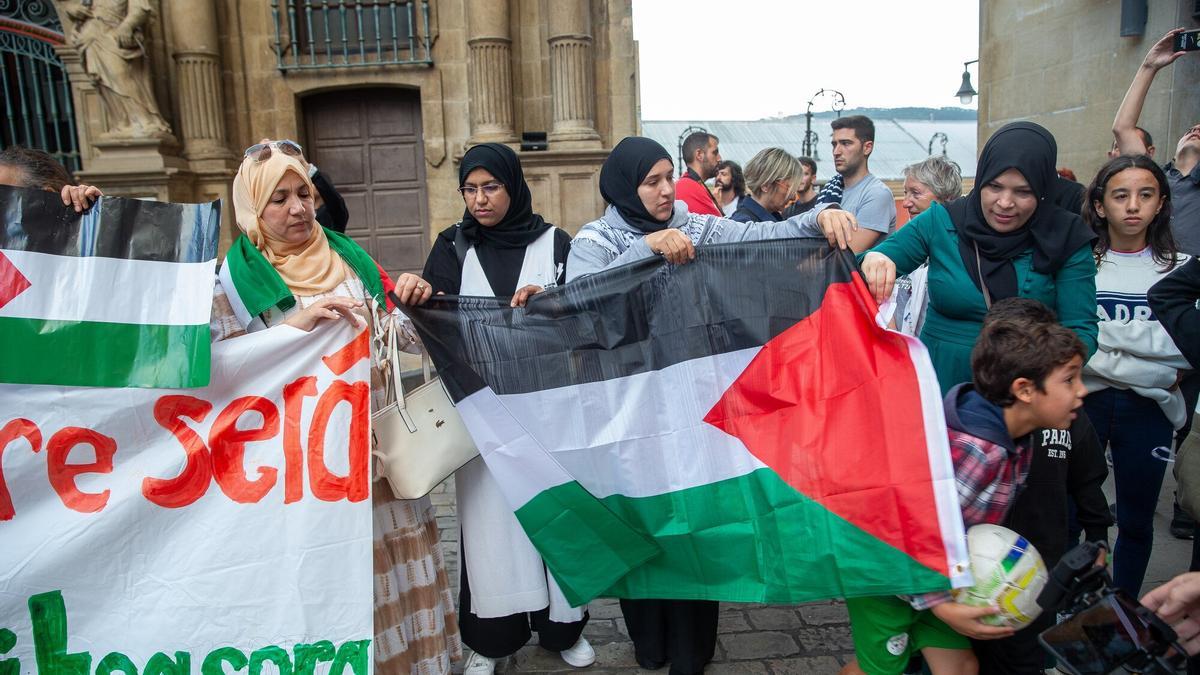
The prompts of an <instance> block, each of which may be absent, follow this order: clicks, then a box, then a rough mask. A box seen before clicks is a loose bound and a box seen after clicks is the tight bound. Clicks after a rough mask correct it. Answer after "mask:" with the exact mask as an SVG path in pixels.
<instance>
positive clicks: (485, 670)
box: [463, 652, 496, 675]
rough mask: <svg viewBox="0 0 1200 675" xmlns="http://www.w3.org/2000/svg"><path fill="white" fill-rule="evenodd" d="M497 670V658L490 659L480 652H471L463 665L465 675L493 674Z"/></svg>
mask: <svg viewBox="0 0 1200 675" xmlns="http://www.w3.org/2000/svg"><path fill="white" fill-rule="evenodd" d="M495 671H496V659H489V658H488V657H486V656H484V655H483V654H480V653H478V652H471V655H470V656H468V657H467V663H466V665H464V666H463V675H492V673H494V672H495Z"/></svg>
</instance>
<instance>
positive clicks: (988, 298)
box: [971, 241, 992, 311]
mask: <svg viewBox="0 0 1200 675" xmlns="http://www.w3.org/2000/svg"><path fill="white" fill-rule="evenodd" d="M971 243H973V244H975V271H976V272H978V273H979V290H981V291H983V306H984V307H987V308H988V310H989V311H990V310H991V309H992V294H991V293H989V292H988V287H987V282H986V281H984V280H983V264H982V263H981V262H980V261H979V242H977V241H975V242H971Z"/></svg>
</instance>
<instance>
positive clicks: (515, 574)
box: [454, 228, 586, 623]
mask: <svg viewBox="0 0 1200 675" xmlns="http://www.w3.org/2000/svg"><path fill="white" fill-rule="evenodd" d="M554 232H555V228H549V229H547V230H546V232H545V233H543V234H542V236H540V237H538V238H537V239H536V240H535V241H534V242H533V243H532V244H530V245H529V246H527V247H526V248H525V258H524V260H523V262H522V264H521V273H520V275H519V276H518V277H517V288H521V287H522V286H526V285H529V284H535V285H537V286H541V287H542V288H549V287H551V286H554V285H555V284H556V280H557V279H558V266H557V265H556V264H555V262H554ZM459 294H461V295H473V296H483V297H495V295H496V293H495V292H494V291H493V290H492V286H491V284H490V283H489V282H488V280H487V275H485V274H484V271H483V267H481V266H480V264H479V257H478V256H477V255H476V254H475V248H474V247H473V246H472V247H471V250H470V251H468V252H467V255H466V258H465V259H464V260H463V269H462V283H461V285H460V286H459ZM454 486H455V490H456V491H457V498H458V518H459V522H460V523H461V524H462V536H463V549H464V554H465V560H463V564H464V565H466V569H467V578H468V579H469V580H470V585H471V613H472V614H474V615H475V616H478V617H480V618H482V619H494V618H498V617H504V616H510V615H512V614H518V613H521V612H536V611H538V610H540V609H543V608H545V607H546V606H549V607H550V620H551V621H557V622H560V623H572V622H575V621H580V620H582V619H583V613H584V610H585V609H586V607H571V605H570V603H568V602H567V599H566V597H564V596H563V593H562V590H560V589H559V587H558V583H556V582H555V581H554V577H552V576H551V575H550V573H549V572H548V571H547V570H546V566H545V564H544V563H543V562H542V557H541V556H540V555H538V552H537V550H536V549H535V548H534V547H533V543H532V542H530V541H529V537H528V536H526V534H525V531H524V530H523V529H521V524H520V523H519V522H517V517H516V516H515V515H514V514H513V510H512V506H511V505H509V503H508V502H507V501H505V499H504V495H503V494H502V493H501V492H500V485H499V483H497V482H496V479H495V478H493V477H492V474H491V472H489V471H488V469H487V465H486V464H484V461H483V458H482V457H476V458H475V459H473V460H471V461H470V462H468V463H467V464H466V465H465V466H463V467H462V468H461V469H459V470H458V471H457V472H456V473H455V474H454Z"/></svg>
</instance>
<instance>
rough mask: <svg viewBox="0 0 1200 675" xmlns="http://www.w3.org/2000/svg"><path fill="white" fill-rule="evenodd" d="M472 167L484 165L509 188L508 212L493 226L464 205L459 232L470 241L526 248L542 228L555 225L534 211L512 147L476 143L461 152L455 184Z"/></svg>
mask: <svg viewBox="0 0 1200 675" xmlns="http://www.w3.org/2000/svg"><path fill="white" fill-rule="evenodd" d="M475 169H487V170H488V172H490V173H491V174H492V175H493V176H495V177H496V180H498V181H500V182H501V183H503V184H504V189H505V190H507V191H508V198H509V203H508V213H506V214H504V218H503V219H501V220H500V222H498V223H496V224H495V225H494V226H492V227H484V226H483V225H481V224H480V223H479V221H477V220H475V217H474V216H472V215H471V209H464V211H463V217H462V233H463V236H464V237H466V238H467V241H469V242H471V243H472V244H483V245H484V246H494V247H497V248H525V247H526V246H528V245H529V244H532V243H533V242H534V240H536V239H537V238H538V237H540V236H541V235H542V233H543V232H545V231H546V230H548V229H550V228H551V227H554V226H553V225H551V224H550V223H547V222H546V221H544V220H542V217H541V216H539V215H538V214H536V213H534V212H533V197H532V196H531V195H530V194H529V185H528V184H527V183H526V182H525V172H524V171H522V170H521V160H520V159H518V158H517V153H515V152H513V151H512V148H510V147H508V146H507V145H501V144H500V143H483V144H481V145H476V146H474V147H472V148H471V149H470V150H467V154H465V155H463V158H462V164H460V165H459V167H458V184H459V185H462V184H463V183H464V182H466V180H467V176H468V175H470V173H471V172H472V171H474V170H475Z"/></svg>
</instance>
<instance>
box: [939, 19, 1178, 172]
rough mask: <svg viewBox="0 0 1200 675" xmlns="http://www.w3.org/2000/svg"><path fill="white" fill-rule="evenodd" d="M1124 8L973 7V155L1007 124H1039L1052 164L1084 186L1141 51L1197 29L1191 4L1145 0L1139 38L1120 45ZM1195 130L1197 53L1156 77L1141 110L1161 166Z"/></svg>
mask: <svg viewBox="0 0 1200 675" xmlns="http://www.w3.org/2000/svg"><path fill="white" fill-rule="evenodd" d="M1122 4H1123V3H1122V2H1121V0H1038V1H1036V2H1035V1H1033V0H986V1H985V2H980V3H979V82H980V86H979V147H981V148H982V147H983V144H984V142H985V141H986V140H987V139H988V137H989V136H991V134H992V132H993V131H995V130H996V129H998V128H1000V127H1001V126H1004V125H1005V124H1007V123H1008V122H1012V121H1016V120H1030V121H1033V122H1037V123H1039V124H1041V125H1043V126H1045V127H1046V128H1048V129H1050V131H1051V132H1053V133H1054V135H1055V137H1056V138H1057V139H1058V165H1059V166H1060V167H1069V168H1071V169H1073V170H1074V171H1075V174H1076V175H1077V176H1078V178H1079V180H1080V181H1082V182H1084V183H1087V182H1088V181H1090V180H1091V178H1092V177H1093V176H1095V173H1096V171H1097V170H1098V169H1099V168H1100V165H1101V164H1103V163H1104V161H1105V159H1106V155H1105V153H1106V152H1107V151H1108V149H1109V148H1110V147H1111V146H1112V140H1113V139H1112V131H1111V130H1112V123H1113V117H1114V116H1115V115H1116V113H1117V108H1118V107H1119V106H1120V105H1121V99H1122V98H1123V97H1124V95H1125V90H1126V89H1128V87H1129V83H1130V81H1131V80H1132V79H1133V76H1134V73H1135V72H1137V69H1138V66H1140V65H1141V63H1142V58H1143V57H1144V56H1145V55H1146V52H1147V51H1148V50H1149V49H1150V47H1151V46H1152V45H1153V44H1154V43H1155V42H1156V41H1157V40H1158V39H1159V38H1161V37H1162V36H1163V35H1164V34H1165V33H1166V32H1167V31H1168V30H1170V29H1172V28H1175V27H1177V26H1182V27H1184V28H1188V29H1195V28H1197V27H1200V3H1198V2H1197V1H1196V0H1152V1H1151V2H1148V3H1142V5H1143V6H1144V7H1146V8H1147V10H1148V12H1147V15H1146V20H1145V22H1144V25H1143V26H1142V29H1141V30H1142V33H1141V35H1133V36H1128V37H1122V36H1121V32H1122V31H1121V25H1122ZM1129 4H1131V5H1137V4H1138V3H1129ZM1127 11H1128V10H1127ZM1129 19H1130V17H1129V16H1128V15H1127V16H1126V20H1127V21H1128V20H1129ZM1135 23H1139V22H1135ZM970 57H971V55H963V59H964V60H965V59H967V58H970ZM1198 121H1200V54H1188V55H1185V56H1183V57H1182V58H1180V59H1179V60H1178V61H1176V62H1175V64H1174V65H1172V66H1169V67H1167V68H1166V69H1163V70H1162V71H1159V74H1158V76H1157V77H1156V78H1155V81H1154V86H1153V87H1152V88H1151V89H1150V93H1149V95H1148V96H1147V99H1146V105H1145V108H1144V109H1143V110H1142V115H1141V126H1142V127H1143V128H1145V129H1146V130H1147V131H1149V132H1150V134H1151V135H1152V136H1153V137H1154V142H1155V145H1156V146H1157V147H1158V152H1157V154H1156V155H1155V159H1156V160H1158V161H1159V162H1166V161H1167V160H1169V159H1170V158H1171V155H1172V153H1173V152H1174V149H1175V144H1176V142H1177V141H1178V140H1179V138H1180V136H1181V135H1182V134H1183V132H1184V131H1186V130H1187V129H1188V128H1189V127H1190V126H1191V125H1193V124H1195V123H1196V122H1198Z"/></svg>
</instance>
